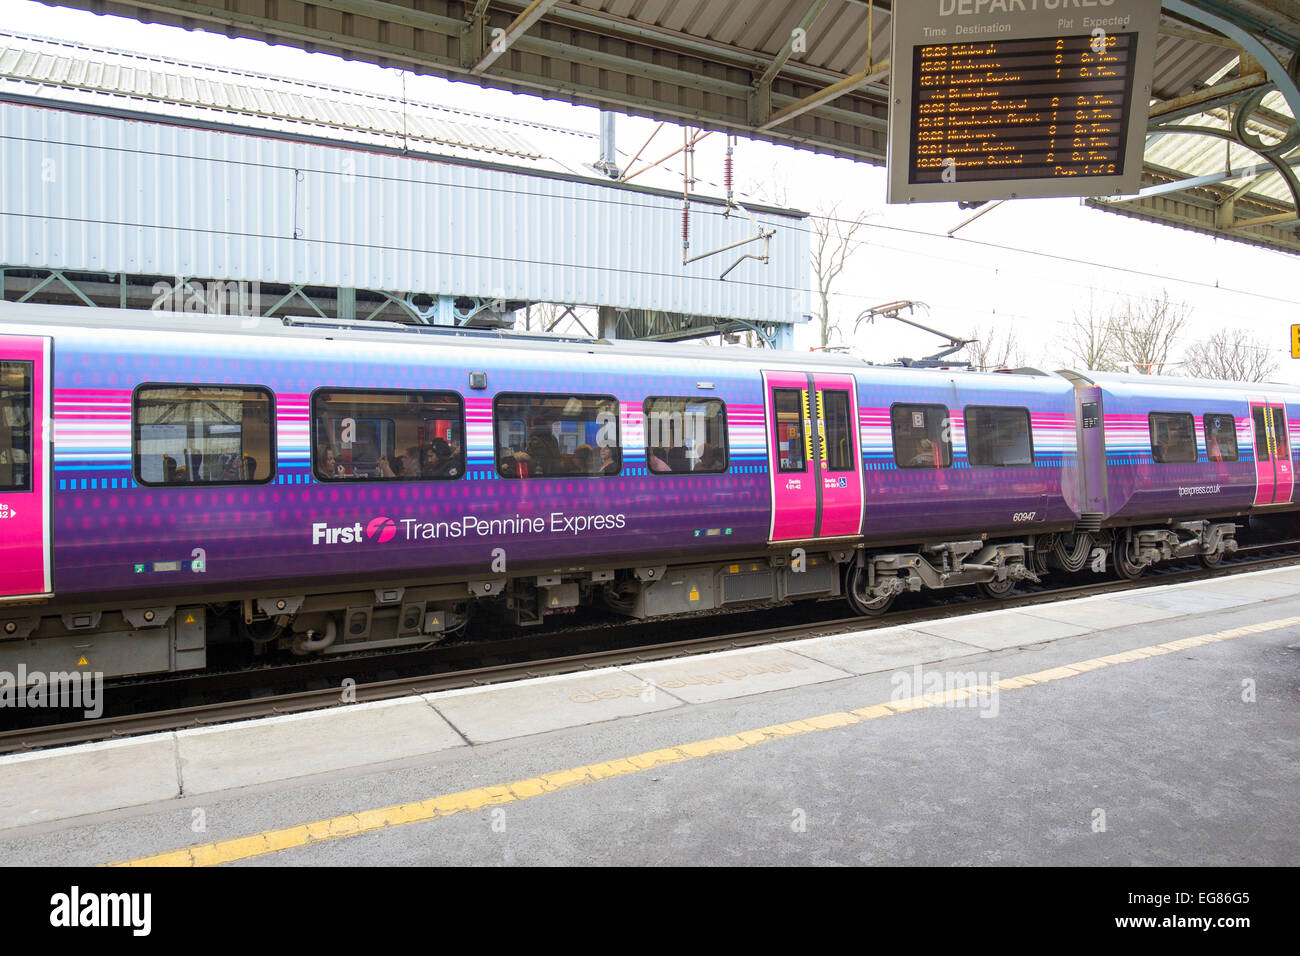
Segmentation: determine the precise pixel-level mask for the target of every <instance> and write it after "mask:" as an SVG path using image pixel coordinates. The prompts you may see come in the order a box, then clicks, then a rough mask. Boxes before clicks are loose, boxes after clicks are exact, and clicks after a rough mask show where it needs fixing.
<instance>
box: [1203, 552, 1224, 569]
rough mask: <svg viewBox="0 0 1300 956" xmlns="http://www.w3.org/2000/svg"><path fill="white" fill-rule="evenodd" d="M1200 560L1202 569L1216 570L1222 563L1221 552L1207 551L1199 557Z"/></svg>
mask: <svg viewBox="0 0 1300 956" xmlns="http://www.w3.org/2000/svg"><path fill="white" fill-rule="evenodd" d="M1200 559H1201V565H1202V567H1207V568H1217V567H1218V566H1219V565H1220V564H1222V563H1223V552H1222V551H1209V552H1207V553H1205V554H1202V555H1200Z"/></svg>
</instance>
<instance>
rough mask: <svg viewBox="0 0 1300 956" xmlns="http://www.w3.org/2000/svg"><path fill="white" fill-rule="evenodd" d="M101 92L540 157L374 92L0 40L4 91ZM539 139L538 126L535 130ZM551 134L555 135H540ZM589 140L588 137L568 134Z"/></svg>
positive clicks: (511, 125) (467, 120)
mask: <svg viewBox="0 0 1300 956" xmlns="http://www.w3.org/2000/svg"><path fill="white" fill-rule="evenodd" d="M31 86H35V87H38V88H41V89H44V90H58V91H60V93H61V94H62V95H66V94H67V93H68V92H80V93H84V94H100V95H103V96H108V97H115V98H119V99H127V100H135V101H140V102H141V103H142V104H147V107H148V109H149V110H151V111H155V112H162V113H165V114H170V115H192V114H191V113H186V112H184V110H185V108H189V109H190V110H192V111H200V112H203V113H208V114H220V115H222V116H223V117H224V118H226V119H227V120H231V119H232V118H237V119H238V121H239V122H243V123H248V124H251V125H255V126H260V127H261V128H277V127H278V128H285V127H294V128H297V129H299V130H301V129H302V127H303V126H304V125H305V126H309V127H312V128H313V130H314V131H315V132H317V133H318V134H320V135H326V136H333V137H334V138H345V139H348V140H351V141H357V140H359V139H360V140H361V141H365V142H386V143H390V144H391V143H399V144H409V146H410V147H411V148H427V147H428V146H430V145H432V146H435V147H437V148H438V149H439V150H441V151H448V150H450V151H452V152H453V153H454V154H457V155H462V154H463V155H474V154H477V155H480V156H484V157H486V156H492V157H496V158H508V159H511V160H514V161H521V160H522V161H526V162H532V161H539V160H542V159H544V158H546V152H545V151H544V150H543V149H541V148H539V147H538V146H537V145H536V144H535V143H534V142H533V141H532V139H530V137H529V136H528V135H527V133H528V129H529V124H525V123H520V122H519V121H516V120H510V119H507V118H504V117H493V116H487V115H484V114H474V113H467V112H464V111H459V110H450V109H444V108H440V107H437V106H433V105H430V104H423V103H416V102H403V101H401V100H396V99H392V98H388V97H382V96H378V95H375V94H371V93H362V92H356V91H351V90H344V89H340V88H336V87H328V86H322V85H319V84H313V83H307V82H303V81H300V80H291V79H286V78H279V77H270V76H257V75H254V74H251V73H245V72H240V71H236V70H228V69H224V68H221V67H216V66H210V65H206V64H199V63H188V62H184V61H181V60H174V59H166V58H161V57H154V56H145V55H141V54H134V53H129V52H126V51H119V50H110V49H106V48H96V47H87V46H82V45H79V44H70V43H64V42H61V41H57V40H51V39H47V38H41V37H28V36H22V35H19V34H6V33H0V88H6V87H7V88H17V87H31ZM534 128H535V129H536V130H538V131H541V130H543V129H544V128H543V127H541V126H537V127H534ZM545 132H546V133H547V134H548V135H549V134H554V133H555V132H558V130H556V129H555V128H548V129H545ZM564 132H567V133H570V134H571V135H573V136H577V137H582V138H585V139H590V138H592V137H591V135H590V134H586V133H579V132H577V131H564Z"/></svg>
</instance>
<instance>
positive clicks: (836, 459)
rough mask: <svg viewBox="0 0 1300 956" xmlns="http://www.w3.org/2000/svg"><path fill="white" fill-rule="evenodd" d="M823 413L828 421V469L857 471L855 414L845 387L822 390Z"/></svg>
mask: <svg viewBox="0 0 1300 956" xmlns="http://www.w3.org/2000/svg"><path fill="white" fill-rule="evenodd" d="M821 394H822V415H823V419H822V420H823V421H824V422H825V423H826V470H827V471H857V468H856V467H855V466H854V463H853V416H852V415H851V414H850V412H849V393H848V391H847V390H844V389H825V390H824V391H822V393H821Z"/></svg>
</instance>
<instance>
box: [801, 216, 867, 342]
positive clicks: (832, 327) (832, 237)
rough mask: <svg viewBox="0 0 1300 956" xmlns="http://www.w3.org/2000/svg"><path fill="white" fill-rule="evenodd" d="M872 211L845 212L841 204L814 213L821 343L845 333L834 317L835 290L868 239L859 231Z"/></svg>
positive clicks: (814, 269) (814, 268) (813, 256)
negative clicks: (839, 327) (841, 208)
mask: <svg viewBox="0 0 1300 956" xmlns="http://www.w3.org/2000/svg"><path fill="white" fill-rule="evenodd" d="M867 217H868V214H867V213H865V212H858V213H855V214H848V213H841V211H840V204H839V203H834V204H832V205H831V206H830V207H829V208H828V209H823V210H822V211H821V212H819V213H817V214H815V215H813V216H810V217H809V219H810V221H811V222H812V230H813V232H812V249H811V252H810V256H811V259H810V261H811V265H812V275H813V281H814V282H815V283H816V291H817V318H818V320H819V322H820V324H821V344H822V345H823V346H827V345H829V344H830V340H831V336H832V335H840V337H841V338H843V335H842V334H841V333H840V331H839V329H838V328H837V327H836V326H837V324H838V323H837V322H836V321H832V319H831V290H832V289H833V288H834V286H835V283H836V281H837V280H838V279H839V277H840V274H841V273H842V272H843V271H844V266H845V265H846V264H847V263H848V261H849V259H850V258H851V257H852V256H853V254H854V253H855V252H856V251H857V250H858V249H859V248H861V246H862V245H863V244H864V243H865V242H866V240H865V239H864V238H863V237H861V236H859V235H858V233H859V231H860V230H861V229H862V227H863V225H864V224H865V223H866V221H867Z"/></svg>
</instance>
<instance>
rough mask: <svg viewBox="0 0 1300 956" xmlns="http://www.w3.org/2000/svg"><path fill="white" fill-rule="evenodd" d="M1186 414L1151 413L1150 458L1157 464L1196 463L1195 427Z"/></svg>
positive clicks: (1188, 414)
mask: <svg viewBox="0 0 1300 956" xmlns="http://www.w3.org/2000/svg"><path fill="white" fill-rule="evenodd" d="M1193 421H1194V420H1193V418H1192V416H1191V414H1190V413H1186V412H1152V413H1151V417H1150V429H1151V457H1152V459H1153V460H1155V461H1156V462H1157V463H1158V464H1164V465H1172V464H1186V463H1189V462H1194V461H1196V426H1195V425H1194V424H1193Z"/></svg>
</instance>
